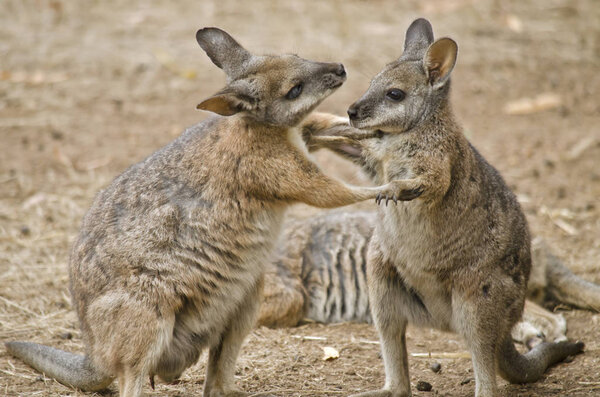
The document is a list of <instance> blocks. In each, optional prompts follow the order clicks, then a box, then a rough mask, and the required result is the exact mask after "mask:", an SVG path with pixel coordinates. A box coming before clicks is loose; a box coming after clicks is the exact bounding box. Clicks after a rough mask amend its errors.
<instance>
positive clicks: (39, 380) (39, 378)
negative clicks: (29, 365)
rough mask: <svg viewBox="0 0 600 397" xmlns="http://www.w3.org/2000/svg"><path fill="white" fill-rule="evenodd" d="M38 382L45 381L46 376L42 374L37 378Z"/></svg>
mask: <svg viewBox="0 0 600 397" xmlns="http://www.w3.org/2000/svg"><path fill="white" fill-rule="evenodd" d="M35 380H36V382H43V381H44V377H43V376H42V375H40V376H38V377H37V378H35Z"/></svg>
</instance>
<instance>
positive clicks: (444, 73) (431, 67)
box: [423, 37, 458, 88]
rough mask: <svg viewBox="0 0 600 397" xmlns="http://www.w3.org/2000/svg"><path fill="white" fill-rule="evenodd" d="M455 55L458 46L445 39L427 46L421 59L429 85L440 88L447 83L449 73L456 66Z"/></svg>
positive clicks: (452, 41)
mask: <svg viewBox="0 0 600 397" xmlns="http://www.w3.org/2000/svg"><path fill="white" fill-rule="evenodd" d="M457 54H458V45H457V44H456V42H455V41H454V40H452V39H450V38H447V37H444V38H441V39H439V40H436V41H435V43H433V44H432V45H430V46H429V48H428V49H427V52H426V53H425V57H424V58H423V66H424V67H425V71H426V72H427V77H428V79H429V84H431V85H432V86H433V87H434V88H441V87H442V86H443V85H444V84H445V83H446V81H448V78H449V77H450V72H452V69H453V68H454V65H455V64H456V56H457Z"/></svg>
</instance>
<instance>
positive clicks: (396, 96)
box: [385, 88, 406, 102]
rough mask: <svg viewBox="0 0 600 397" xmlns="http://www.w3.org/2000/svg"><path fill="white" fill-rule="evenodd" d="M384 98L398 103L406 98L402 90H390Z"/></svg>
mask: <svg viewBox="0 0 600 397" xmlns="http://www.w3.org/2000/svg"><path fill="white" fill-rule="evenodd" d="M385 96H386V97H388V98H390V99H391V100H392V101H396V102H400V101H401V100H403V99H404V98H405V97H406V94H405V93H404V91H402V90H399V89H397V88H392V89H391V90H389V91H388V92H387V93H386V94H385Z"/></svg>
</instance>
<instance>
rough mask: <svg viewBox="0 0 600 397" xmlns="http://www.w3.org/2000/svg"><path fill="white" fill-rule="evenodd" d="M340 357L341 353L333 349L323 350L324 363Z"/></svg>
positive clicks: (325, 348) (326, 348)
mask: <svg viewBox="0 0 600 397" xmlns="http://www.w3.org/2000/svg"><path fill="white" fill-rule="evenodd" d="M339 357H340V352H338V351H337V350H336V349H334V348H333V347H329V346H325V347H324V348H323V361H330V360H335V359H336V358H339Z"/></svg>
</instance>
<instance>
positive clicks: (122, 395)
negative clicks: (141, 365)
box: [118, 367, 146, 397]
mask: <svg viewBox="0 0 600 397" xmlns="http://www.w3.org/2000/svg"><path fill="white" fill-rule="evenodd" d="M118 378H119V397H140V396H142V395H143V388H144V381H145V379H146V376H144V374H143V373H142V372H141V371H139V370H135V369H134V368H132V367H126V368H124V369H123V370H122V371H121V372H120V373H119V376H118Z"/></svg>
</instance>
